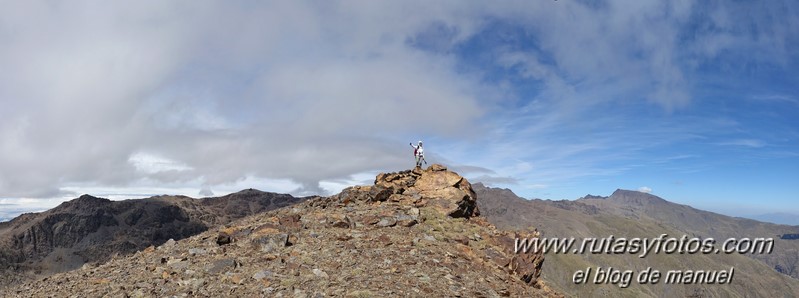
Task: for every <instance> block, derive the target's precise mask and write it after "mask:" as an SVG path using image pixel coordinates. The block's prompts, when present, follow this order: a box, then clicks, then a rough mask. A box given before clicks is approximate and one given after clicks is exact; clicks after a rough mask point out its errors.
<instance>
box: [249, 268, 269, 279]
mask: <svg viewBox="0 0 799 298" xmlns="http://www.w3.org/2000/svg"><path fill="white" fill-rule="evenodd" d="M272 275H274V273H272V271H269V270H261V271H258V272H256V273H255V274H253V275H252V278H253V279H256V280H262V279H264V278H267V277H272Z"/></svg>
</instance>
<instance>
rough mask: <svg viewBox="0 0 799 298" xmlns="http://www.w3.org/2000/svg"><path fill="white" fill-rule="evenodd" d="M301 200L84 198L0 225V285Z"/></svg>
mask: <svg viewBox="0 0 799 298" xmlns="http://www.w3.org/2000/svg"><path fill="white" fill-rule="evenodd" d="M305 199H306V198H295V197H292V196H291V195H287V194H275V193H267V192H262V191H258V190H253V189H249V190H243V191H240V192H237V193H233V194H229V195H226V196H221V197H213V198H204V199H193V198H189V197H184V196H156V197H151V198H147V199H136V200H124V201H111V200H108V199H103V198H97V197H93V196H90V195H83V196H81V197H79V198H77V199H74V200H71V201H67V202H64V203H62V204H60V205H58V206H57V207H55V208H53V209H51V210H48V211H45V212H41V213H27V214H23V215H20V216H19V217H17V218H15V219H13V220H11V221H9V222H4V223H0V264H2V268H1V269H2V270H6V272H5V273H4V274H3V276H4V278H3V279H0V281H4V282H11V281H13V280H15V279H23V278H25V277H26V276H28V277H29V276H31V275H36V274H45V275H46V274H50V273H54V272H62V271H66V270H72V269H76V268H79V267H81V266H83V264H85V263H87V262H91V263H102V262H105V261H107V260H108V259H110V258H111V257H112V256H114V255H124V254H130V253H133V252H136V251H137V250H140V249H143V248H145V247H148V246H150V245H159V244H162V243H164V242H165V241H167V240H168V239H182V238H186V237H189V236H192V235H196V234H198V233H201V232H203V231H205V230H207V229H208V228H209V227H213V226H217V225H220V224H224V223H228V222H230V221H232V220H235V219H239V218H242V217H245V216H248V215H252V214H256V213H259V212H263V211H267V210H272V209H276V208H280V207H285V206H289V205H293V204H296V203H299V202H301V201H303V200H305Z"/></svg>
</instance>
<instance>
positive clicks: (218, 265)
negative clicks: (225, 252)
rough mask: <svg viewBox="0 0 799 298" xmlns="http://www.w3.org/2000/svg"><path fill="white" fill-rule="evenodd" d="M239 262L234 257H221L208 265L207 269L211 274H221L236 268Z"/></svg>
mask: <svg viewBox="0 0 799 298" xmlns="http://www.w3.org/2000/svg"><path fill="white" fill-rule="evenodd" d="M237 264H238V263H236V260H234V259H230V258H228V259H221V260H217V261H214V263H213V264H211V265H210V266H208V267H207V269H206V271H207V272H208V273H209V274H219V273H222V272H226V271H228V270H232V269H234V268H236V265H237Z"/></svg>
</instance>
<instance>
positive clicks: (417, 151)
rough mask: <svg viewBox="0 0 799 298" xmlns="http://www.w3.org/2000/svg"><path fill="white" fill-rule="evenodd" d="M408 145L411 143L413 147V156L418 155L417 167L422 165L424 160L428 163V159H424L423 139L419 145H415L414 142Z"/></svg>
mask: <svg viewBox="0 0 799 298" xmlns="http://www.w3.org/2000/svg"><path fill="white" fill-rule="evenodd" d="M408 145H411V147H413V156H414V157H416V167H417V168H420V167H422V162H423V161H424V163H427V161H426V160H425V159H424V148H422V141H419V145H418V146H414V145H413V143H408Z"/></svg>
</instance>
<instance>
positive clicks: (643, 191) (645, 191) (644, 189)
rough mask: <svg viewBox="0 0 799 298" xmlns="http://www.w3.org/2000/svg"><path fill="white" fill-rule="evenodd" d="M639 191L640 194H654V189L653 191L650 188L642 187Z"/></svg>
mask: <svg viewBox="0 0 799 298" xmlns="http://www.w3.org/2000/svg"><path fill="white" fill-rule="evenodd" d="M638 191H639V192H642V193H652V189H651V188H649V187H646V186H641V187H639V188H638Z"/></svg>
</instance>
